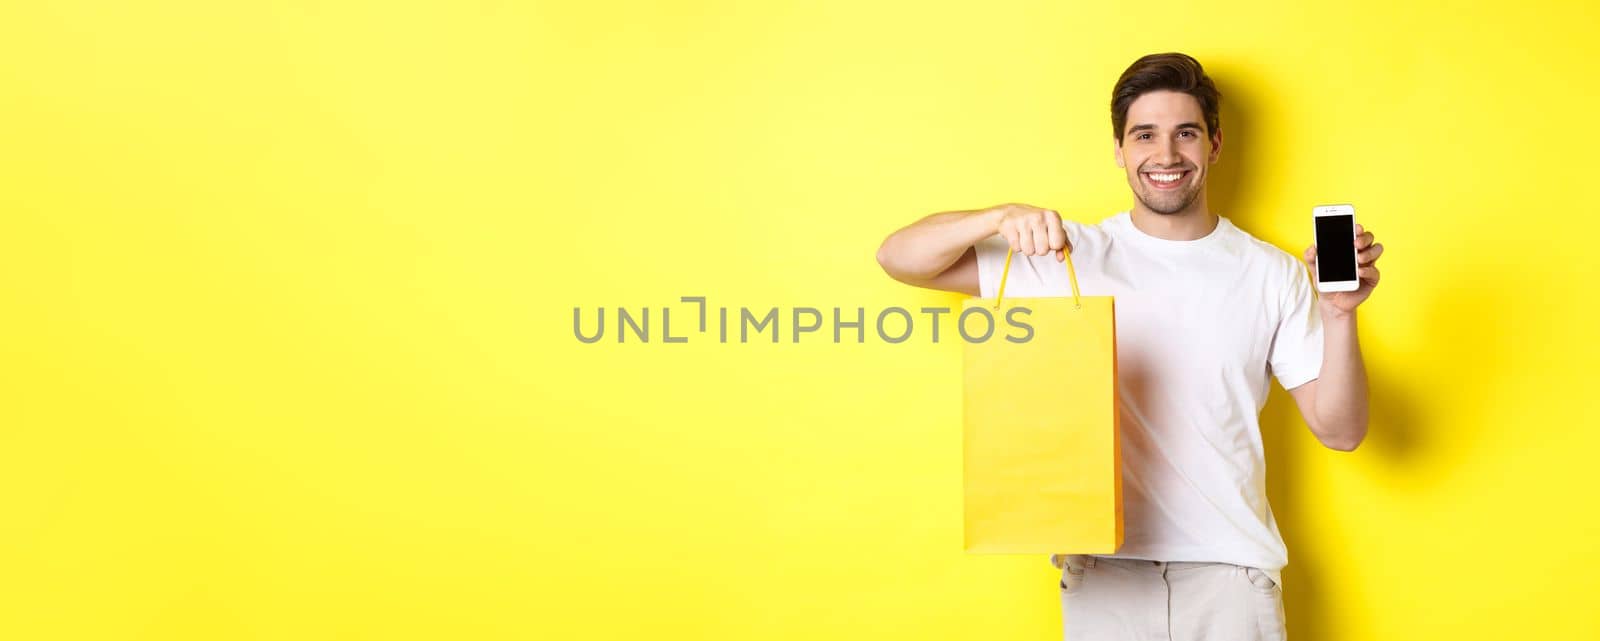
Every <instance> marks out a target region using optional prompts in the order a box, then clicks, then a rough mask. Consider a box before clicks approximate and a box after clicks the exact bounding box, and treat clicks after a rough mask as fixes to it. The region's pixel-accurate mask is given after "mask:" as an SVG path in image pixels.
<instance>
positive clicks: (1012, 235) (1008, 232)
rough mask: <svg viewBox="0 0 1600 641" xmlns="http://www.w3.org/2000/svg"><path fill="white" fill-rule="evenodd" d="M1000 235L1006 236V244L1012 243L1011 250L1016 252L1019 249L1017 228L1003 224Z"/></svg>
mask: <svg viewBox="0 0 1600 641" xmlns="http://www.w3.org/2000/svg"><path fill="white" fill-rule="evenodd" d="M1000 235H1001V236H1003V237H1005V239H1006V244H1007V245H1010V247H1011V251H1012V252H1013V253H1015V252H1016V251H1017V230H1016V229H1015V228H1012V227H1009V226H1006V225H1001V226H1000Z"/></svg>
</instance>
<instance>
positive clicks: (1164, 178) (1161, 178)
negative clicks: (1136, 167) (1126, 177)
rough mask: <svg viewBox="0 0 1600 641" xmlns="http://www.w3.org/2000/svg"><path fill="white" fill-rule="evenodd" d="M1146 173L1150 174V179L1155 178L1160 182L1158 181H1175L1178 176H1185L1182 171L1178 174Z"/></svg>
mask: <svg viewBox="0 0 1600 641" xmlns="http://www.w3.org/2000/svg"><path fill="white" fill-rule="evenodd" d="M1145 175H1146V176H1149V177H1150V180H1153V181H1155V182H1158V183H1169V182H1173V181H1175V180H1177V179H1178V178H1181V177H1182V176H1183V174H1181V173H1178V174H1145Z"/></svg>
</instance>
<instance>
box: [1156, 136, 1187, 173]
mask: <svg viewBox="0 0 1600 641" xmlns="http://www.w3.org/2000/svg"><path fill="white" fill-rule="evenodd" d="M1156 160H1158V161H1160V162H1161V166H1163V167H1172V166H1174V165H1177V164H1178V162H1179V161H1181V160H1183V156H1181V155H1179V154H1178V141H1176V140H1173V139H1171V138H1168V139H1167V140H1166V142H1163V143H1161V148H1160V149H1158V150H1156Z"/></svg>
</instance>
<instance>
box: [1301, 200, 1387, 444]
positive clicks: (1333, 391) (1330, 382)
mask: <svg viewBox="0 0 1600 641" xmlns="http://www.w3.org/2000/svg"><path fill="white" fill-rule="evenodd" d="M1381 255H1383V245H1382V244H1378V243H1375V242H1373V236H1372V233H1371V232H1368V231H1366V230H1365V229H1364V228H1363V227H1362V226H1361V225H1357V226H1356V260H1357V263H1358V267H1357V269H1356V277H1357V278H1358V279H1359V280H1360V281H1361V285H1360V287H1358V288H1357V289H1356V291H1353V292H1328V293H1324V294H1323V295H1322V297H1321V300H1320V301H1319V302H1318V308H1319V312H1320V313H1321V314H1322V336H1323V338H1322V373H1321V374H1319V375H1318V377H1317V378H1316V379H1315V380H1312V381H1311V382H1309V383H1306V384H1304V385H1301V386H1299V387H1296V388H1294V389H1292V390H1289V395H1290V396H1293V397H1294V401H1295V404H1296V405H1298V406H1300V415H1301V416H1303V417H1305V419H1306V425H1307V426H1308V427H1310V428H1311V433H1312V434H1315V435H1316V436H1317V440H1319V441H1322V444H1323V445H1326V446H1328V447H1330V448H1333V449H1336V450H1342V451H1346V452H1348V451H1350V450H1353V449H1356V446H1357V445H1360V444H1361V441H1362V440H1363V439H1365V438H1366V436H1367V367H1366V364H1365V363H1363V362H1362V360H1361V345H1360V343H1359V342H1358V341H1357V340H1356V307H1358V306H1360V305H1361V303H1362V302H1364V301H1366V300H1367V297H1368V296H1371V295H1372V290H1373V289H1374V288H1376V287H1377V286H1378V257H1379V256H1381ZM1305 259H1306V263H1307V265H1309V266H1310V268H1311V273H1313V274H1315V273H1317V246H1316V245H1312V246H1311V247H1309V248H1307V249H1306V253H1305Z"/></svg>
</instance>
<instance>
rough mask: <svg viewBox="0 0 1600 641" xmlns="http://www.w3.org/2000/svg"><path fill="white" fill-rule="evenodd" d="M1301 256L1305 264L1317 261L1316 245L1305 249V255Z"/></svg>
mask: <svg viewBox="0 0 1600 641" xmlns="http://www.w3.org/2000/svg"><path fill="white" fill-rule="evenodd" d="M1302 255H1303V256H1305V259H1306V262H1308V263H1309V262H1311V261H1313V260H1316V259H1317V246H1316V245H1312V246H1310V247H1307V248H1306V251H1305V253H1304V254H1302Z"/></svg>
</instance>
